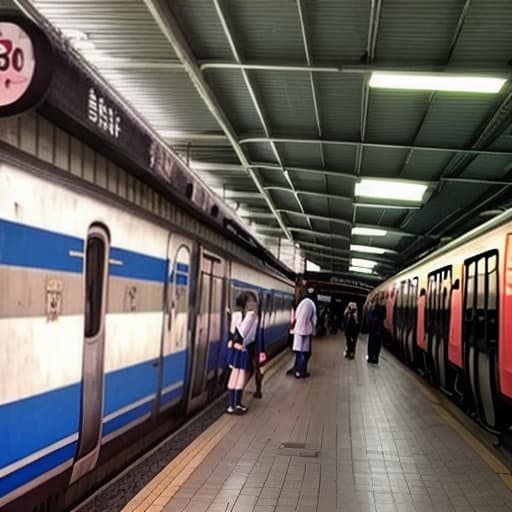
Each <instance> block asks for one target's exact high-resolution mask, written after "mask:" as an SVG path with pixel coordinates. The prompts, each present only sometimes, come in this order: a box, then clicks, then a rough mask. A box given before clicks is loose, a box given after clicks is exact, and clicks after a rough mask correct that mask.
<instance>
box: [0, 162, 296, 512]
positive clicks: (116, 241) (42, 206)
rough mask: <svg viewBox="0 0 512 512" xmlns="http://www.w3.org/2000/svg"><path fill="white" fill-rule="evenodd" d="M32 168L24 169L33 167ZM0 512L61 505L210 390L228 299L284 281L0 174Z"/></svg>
mask: <svg viewBox="0 0 512 512" xmlns="http://www.w3.org/2000/svg"><path fill="white" fill-rule="evenodd" d="M32 171H33V170H32ZM0 282H1V284H2V293H1V295H0V340H1V343H0V356H1V357H0V425H1V435H0V482H1V483H0V509H2V510H5V511H6V512H7V511H9V512H10V511H17V512H19V511H20V510H23V511H32V510H37V511H38V512H39V511H42V512H50V511H53V510H62V509H63V508H64V507H66V506H69V504H70V503H72V502H73V501H74V500H76V499H77V498H78V497H79V496H80V495H81V494H83V493H84V492H86V491H87V490H88V489H89V488H91V487H93V486H94V485H97V484H98V482H99V481H100V480H101V479H104V478H105V477H106V475H107V473H109V472H111V471H115V470H117V469H119V468H120V467H122V466H123V465H124V464H126V462H127V461H128V460H130V459H132V458H133V457H135V456H136V455H137V454H138V453H140V452H141V451H142V450H143V449H144V448H145V447H146V446H148V445H149V444H151V443H153V442H154V441H155V440H156V439H157V438H159V437H162V436H163V435H164V434H165V433H166V432H168V431H169V430H171V429H172V428H175V427H176V426H177V425H178V424H179V423H180V421H182V419H183V418H184V417H185V416H186V415H187V414H189V413H191V412H192V411H194V410H197V409H198V408H200V407H202V406H204V405H205V404H206V403H207V402H208V401H209V400H211V398H212V397H214V396H216V395H218V394H219V393H221V392H222V391H223V390H224V383H225V375H224V373H225V371H224V370H225V361H224V356H225V348H224V347H225V341H226V336H227V328H228V325H229V324H228V322H229V318H228V312H229V302H230V301H231V300H232V297H234V296H235V295H236V293H237V291H238V290H239V289H246V288H249V289H255V290H257V291H258V294H259V296H260V301H261V319H262V320H261V325H260V334H259V340H260V342H262V343H264V344H265V345H266V347H268V351H269V352H270V353H271V354H273V353H276V352H277V351H278V350H279V349H280V348H282V347H284V346H285V345H286V341H287V325H288V318H289V311H290V305H291V300H292V298H293V290H294V288H293V283H292V282H291V281H290V280H288V279H287V278H286V277H284V276H283V275H281V274H279V273H278V272H277V271H274V270H272V269H271V268H270V267H267V266H265V265H264V264H263V263H262V262H261V263H260V264H256V263H255V258H252V259H251V258H247V261H245V262H244V261H242V259H241V258H240V257H239V256H236V255H234V254H230V253H229V252H228V251H226V250H225V251H221V250H219V249H218V248H215V247H213V246H211V244H209V243H208V242H207V241H206V240H205V237H204V230H203V232H202V233H201V234H199V233H191V232H190V230H189V232H187V231H186V230H184V229H183V228H182V227H180V226H179V225H171V224H170V223H169V222H166V221H164V220H163V219H160V218H157V217H156V216H152V215H150V214H146V215H141V212H140V209H137V208H135V207H131V206H129V205H128V204H127V202H126V201H122V200H116V199H115V198H112V195H111V194H110V195H108V194H102V193H101V191H98V192H97V193H96V192H95V193H94V194H91V193H89V191H88V189H86V188H83V187H82V186H81V185H80V180H78V179H76V180H75V181H68V182H65V183H64V182H61V181H59V180H58V179H56V178H55V179H54V178H52V177H51V176H48V174H47V173H46V174H44V173H43V175H41V176H38V175H37V174H36V173H34V172H27V171H26V170H24V169H23V168H22V166H16V165H13V164H8V163H0Z"/></svg>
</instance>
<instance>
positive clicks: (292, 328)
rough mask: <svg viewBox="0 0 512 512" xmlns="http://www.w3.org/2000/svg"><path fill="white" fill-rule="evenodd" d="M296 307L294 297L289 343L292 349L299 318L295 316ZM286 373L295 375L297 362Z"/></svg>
mask: <svg viewBox="0 0 512 512" xmlns="http://www.w3.org/2000/svg"><path fill="white" fill-rule="evenodd" d="M296 307H297V303H296V302H295V299H294V300H293V301H292V309H291V311H290V324H289V327H288V345H289V347H290V348H291V349H292V350H293V336H294V334H295V321H296V320H297V319H296V317H295V309H296ZM286 375H295V363H294V365H293V366H292V367H291V368H290V369H289V370H286Z"/></svg>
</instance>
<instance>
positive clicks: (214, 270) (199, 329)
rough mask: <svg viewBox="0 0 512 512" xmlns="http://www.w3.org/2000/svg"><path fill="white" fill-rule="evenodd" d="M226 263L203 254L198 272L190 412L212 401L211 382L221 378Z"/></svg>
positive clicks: (208, 254) (210, 255)
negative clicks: (209, 384) (209, 399)
mask: <svg viewBox="0 0 512 512" xmlns="http://www.w3.org/2000/svg"><path fill="white" fill-rule="evenodd" d="M225 272H226V262H225V260H223V259H222V258H220V257H218V256H216V255H215V254H212V253H209V252H206V251H204V250H202V251H201V256H200V262H199V273H198V280H197V282H198V286H199V293H198V310H197V324H196V334H195V343H194V364H193V369H192V381H191V389H190V401H189V410H193V409H196V408H197V407H199V406H201V405H202V404H203V403H204V402H206V400H207V399H208V383H209V382H212V380H213V379H215V377H216V376H217V369H218V367H219V356H220V344H221V341H222V340H221V337H222V332H223V323H224V316H225V315H224V314H223V312H224V310H225V286H224V284H225Z"/></svg>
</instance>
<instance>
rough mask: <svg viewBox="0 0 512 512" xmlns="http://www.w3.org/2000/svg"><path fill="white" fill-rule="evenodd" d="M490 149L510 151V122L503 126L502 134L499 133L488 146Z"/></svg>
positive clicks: (511, 134)
mask: <svg viewBox="0 0 512 512" xmlns="http://www.w3.org/2000/svg"><path fill="white" fill-rule="evenodd" d="M489 148H490V149H495V150H496V151H511V150H512V123H511V124H509V125H508V127H506V128H505V130H504V131H503V133H502V135H500V136H499V137H498V138H497V139H496V140H495V141H494V142H493V143H492V144H491V145H490V146H489Z"/></svg>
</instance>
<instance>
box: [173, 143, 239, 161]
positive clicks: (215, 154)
mask: <svg viewBox="0 0 512 512" xmlns="http://www.w3.org/2000/svg"><path fill="white" fill-rule="evenodd" d="M170 146H171V147H172V148H173V149H174V150H175V151H178V152H179V153H180V154H181V155H183V157H184V158H185V159H187V156H188V158H189V159H190V160H193V161H196V162H197V161H199V162H218V163H226V164H238V163H239V160H238V158H237V156H236V154H235V152H234V150H233V148H232V147H231V146H218V145H208V144H201V143H199V142H197V143H196V142H190V143H184V142H182V143H179V144H176V143H171V144H170Z"/></svg>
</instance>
